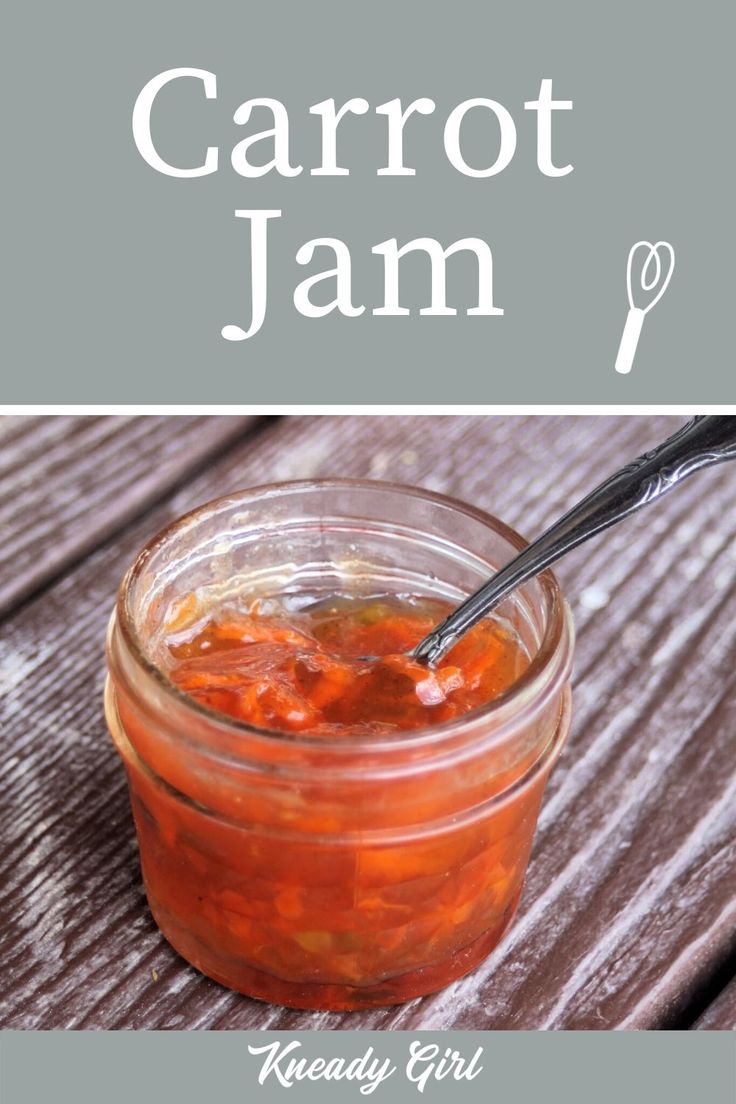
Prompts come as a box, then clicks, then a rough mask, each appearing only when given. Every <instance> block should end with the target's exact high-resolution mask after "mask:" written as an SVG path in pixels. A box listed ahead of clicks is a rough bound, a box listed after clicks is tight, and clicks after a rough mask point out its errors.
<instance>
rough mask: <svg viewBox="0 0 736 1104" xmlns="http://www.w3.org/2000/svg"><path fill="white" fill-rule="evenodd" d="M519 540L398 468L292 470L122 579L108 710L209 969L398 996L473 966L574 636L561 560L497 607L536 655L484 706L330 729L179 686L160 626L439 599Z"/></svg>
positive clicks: (176, 923) (502, 927) (515, 851)
mask: <svg viewBox="0 0 736 1104" xmlns="http://www.w3.org/2000/svg"><path fill="white" fill-rule="evenodd" d="M524 543H525V542H524V541H523V540H522V539H521V538H520V537H519V536H518V535H517V534H515V533H514V532H513V531H512V530H510V529H508V528H507V527H506V526H505V525H503V524H502V523H501V522H499V521H497V520H496V519H494V518H492V517H490V516H489V515H487V514H484V513H482V512H481V511H479V510H476V509H473V508H471V507H469V506H466V505H464V504H463V503H461V502H457V501H454V500H452V499H449V498H446V497H443V496H441V495H436V494H432V493H430V492H428V491H423V490H419V489H416V488H410V487H403V486H397V485H393V484H389V483H371V482H358V481H348V480H345V481H339V480H336V481H328V482H309V483H284V484H277V485H272V486H268V487H260V488H256V489H253V490H246V491H243V492H240V493H237V494H233V495H231V496H228V497H225V498H222V499H219V500H217V501H215V502H213V503H210V504H208V505H205V506H203V507H201V508H200V509H198V510H196V511H194V512H193V513H191V514H188V515H187V516H185V517H184V518H182V519H181V520H179V521H177V522H176V523H174V524H173V525H171V526H170V527H169V528H167V529H166V530H164V531H163V532H162V533H161V534H159V535H158V536H157V537H155V538H154V539H153V540H152V541H151V542H150V544H148V546H147V547H146V548H145V549H144V550H143V552H142V553H141V555H140V556H139V557H138V559H137V560H136V562H135V563H134V564H133V566H132V567H131V569H130V570H129V571H128V573H127V575H126V576H125V578H124V580H123V583H122V585H121V589H120V593H119V597H118V602H117V605H116V609H115V611H114V613H113V616H112V619H111V622H110V628H109V634H108V662H109V672H110V673H109V677H108V681H107V686H106V700H105V705H106V714H107V720H108V724H109V727H110V731H111V733H112V737H113V740H114V742H115V744H116V747H117V749H118V751H119V752H120V755H121V756H122V758H123V761H124V763H125V767H126V770H127V774H128V781H129V786H130V795H131V802H132V807H133V813H134V816H135V823H136V828H137V833H138V842H139V847H140V856H141V865H142V869H143V878H144V882H145V886H146V892H147V895H148V900H149V903H150V906H151V910H152V912H153V915H154V917H155V919H156V922H157V924H158V925H159V927H160V928H161V930H162V932H163V934H164V935H165V936H166V938H167V939H168V940H169V941H170V942H171V943H172V944H173V946H174V947H175V948H176V949H177V950H178V951H179V952H180V953H181V954H182V955H183V956H184V957H185V958H186V959H187V960H188V961H189V962H190V963H192V964H193V965H194V966H196V967H197V968H198V969H199V970H201V971H202V972H203V973H205V974H207V975H209V976H210V977H212V978H215V979H216V980H217V981H219V982H221V983H222V984H224V985H227V986H230V987H231V988H233V989H237V990H240V991H241V992H242V993H246V994H248V995H250V996H252V997H257V998H259V999H261V1000H268V1001H272V1002H275V1003H278V1004H284V1005H288V1006H290V1007H295V1008H326V1009H354V1008H364V1007H370V1006H376V1005H387V1004H396V1003H400V1002H402V1001H406V1000H409V999H410V998H412V997H416V996H419V995H421V994H424V993H429V992H432V991H433V990H436V989H439V988H442V987H443V986H445V985H447V984H448V983H449V982H451V981H453V980H454V979H455V978H457V977H460V976H461V975H463V974H465V973H467V972H468V971H470V970H472V969H473V968H474V967H475V966H476V965H477V964H478V963H479V962H480V961H481V960H482V959H483V958H484V957H485V956H486V955H487V954H488V953H489V952H490V950H491V949H492V948H493V947H494V946H495V945H496V943H498V941H499V940H500V939H501V937H502V936H503V934H504V932H505V931H506V930H507V928H508V927H509V925H510V923H511V921H512V919H513V916H514V913H515V911H516V908H517V905H518V901H519V897H520V895H521V890H522V885H523V881H524V875H525V871H526V866H527V862H528V858H529V852H530V849H531V845H532V839H533V835H534V830H535V827H536V821H537V817H538V813H539V807H540V803H541V799H542V793H543V790H544V786H545V784H546V781H547V778H548V777H549V773H550V770H551V769H552V766H553V765H554V763H555V761H556V759H557V756H558V754H559V752H560V749H561V747H562V744H563V742H564V740H565V737H566V735H567V731H568V728H569V720H570V691H569V677H570V667H571V660H572V645H573V631H572V624H571V618H570V613H569V610H568V608H567V605H566V603H565V602H564V600H563V598H562V596H561V593H560V591H559V588H558V585H557V583H556V581H555V579H554V577H553V575H552V574H551V573H549V572H546V573H545V574H543V575H541V576H539V578H537V579H535V580H533V581H532V582H530V583H529V584H527V585H525V586H524V587H522V588H520V589H519V590H518V591H517V592H516V593H515V594H514V595H513V596H512V597H511V598H509V599H507V600H506V601H505V602H504V603H503V605H502V606H501V607H500V608H499V610H498V611H497V612H498V616H499V617H501V618H503V619H504V620H505V623H506V624H507V625H508V626H509V627H510V628H513V631H514V632H515V634H516V635H517V637H518V639H519V640H520V642H521V644H522V645H523V647H524V648H525V650H526V652H527V653H528V657H529V663H528V665H527V667H526V670H525V671H524V673H523V674H522V675H521V676H520V677H519V678H518V679H517V681H516V682H514V683H513V684H512V686H511V687H510V689H508V690H507V691H506V692H505V693H503V694H501V695H500V696H499V697H498V698H496V699H495V700H493V701H491V702H490V703H488V705H486V706H484V707H483V708H481V709H478V710H475V711H474V712H472V713H468V714H466V715H464V716H462V717H459V718H457V719H454V720H452V721H449V722H445V723H444V724H441V725H436V726H434V727H427V728H421V729H417V730H413V731H399V732H395V733H394V732H391V733H388V734H380V735H378V736H377V735H372V736H366V735H365V734H351V733H347V734H345V733H343V734H340V735H338V736H334V737H333V736H330V737H329V738H326V737H325V736H324V735H315V734H312V735H310V734H309V733H305V732H298V733H293V732H292V733H279V732H273V731H267V730H264V729H258V728H255V727H253V726H251V725H248V724H246V723H244V722H242V721H239V720H236V719H234V718H231V717H228V716H225V715H223V714H218V713H216V712H214V711H212V710H209V709H208V708H207V707H206V706H203V705H201V704H200V703H198V702H197V701H195V700H194V699H193V698H190V697H188V696H186V695H185V694H184V693H182V692H181V691H180V690H179V689H178V688H177V687H176V686H175V685H174V683H173V682H172V681H170V679H169V678H168V676H167V674H166V660H165V640H166V632H167V625H170V623H171V619H172V614H173V611H175V610H176V609H177V607H178V605H179V604H180V603H181V600H182V597H183V596H191V595H195V596H196V601H197V605H198V607H199V608H201V609H205V610H206V609H207V608H210V607H211V608H216V607H217V606H218V605H221V604H222V603H223V602H225V601H228V600H233V599H234V598H237V596H238V595H239V594H241V595H242V594H247V595H248V596H253V595H263V596H273V595H279V596H291V597H295V598H296V599H297V600H298V599H299V597H300V596H305V595H306V596H309V597H310V598H311V597H319V596H320V595H324V596H332V595H343V596H348V597H361V596H369V595H374V594H376V593H379V594H383V595H385V594H397V595H405V594H410V595H418V596H431V597H433V598H437V597H441V598H444V599H446V600H448V601H450V602H452V603H456V602H458V601H459V600H460V599H461V598H462V597H463V596H465V595H466V594H467V593H469V592H470V591H471V590H473V589H475V588H476V587H477V586H478V585H479V584H480V583H481V582H482V581H483V580H484V579H485V578H486V577H487V576H488V575H489V574H490V573H491V572H492V571H493V570H494V569H496V568H498V567H499V566H500V565H502V564H503V563H505V562H506V561H507V560H508V559H510V558H511V556H513V555H514V554H515V553H516V552H517V550H518V549H520V548H521V547H523V545H524Z"/></svg>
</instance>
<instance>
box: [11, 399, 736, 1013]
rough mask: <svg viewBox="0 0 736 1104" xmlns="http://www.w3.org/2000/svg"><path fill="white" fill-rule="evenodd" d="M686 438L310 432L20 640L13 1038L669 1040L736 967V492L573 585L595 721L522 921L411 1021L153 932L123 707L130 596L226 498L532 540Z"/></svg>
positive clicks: (192, 486)
mask: <svg viewBox="0 0 736 1104" xmlns="http://www.w3.org/2000/svg"><path fill="white" fill-rule="evenodd" d="M680 421H681V419H677V418H667V417H656V418H641V417H621V418H615V417H599V418H575V417H543V418H531V417H527V418H513V417H499V418H467V417H463V418H461V417H451V418H431V417H416V418H411V417H403V416H402V417H382V418H373V417H354V418H332V417H314V418H305V419H302V418H290V419H283V420H281V421H279V422H276V423H274V424H272V425H271V426H269V427H268V429H267V430H266V431H264V432H262V433H261V434H259V435H258V436H257V438H255V440H254V441H252V442H249V441H248V440H246V441H244V442H243V443H242V444H238V445H236V446H235V447H233V448H232V449H231V450H230V451H229V452H227V453H226V454H225V455H223V456H221V457H220V458H219V459H218V460H217V461H216V462H215V463H214V464H212V465H211V466H210V467H208V468H207V470H205V471H204V472H202V473H201V474H200V475H198V476H197V477H196V478H195V479H194V480H192V481H191V482H190V483H188V484H187V485H186V486H184V487H182V488H180V489H179V490H177V492H176V493H175V494H173V495H171V496H170V497H169V498H167V499H166V500H165V501H161V502H159V503H158V505H157V506H156V507H155V508H154V509H152V510H151V511H150V512H149V513H148V514H147V515H146V516H145V517H144V518H141V519H139V520H138V521H136V522H135V523H134V524H132V525H130V526H128V527H126V528H125V529H124V530H123V531H122V532H121V533H120V534H119V536H118V537H117V538H116V539H115V541H110V542H108V543H107V544H106V545H105V546H104V547H100V548H98V550H97V551H95V552H94V553H93V554H91V555H89V556H88V557H86V558H85V559H84V560H83V561H82V562H81V563H80V564H79V566H78V567H77V568H76V569H74V570H72V571H69V572H68V573H67V574H66V575H65V576H64V577H63V578H61V579H60V580H59V581H58V582H56V583H55V584H54V585H53V586H51V587H50V588H49V589H48V590H47V591H46V592H45V593H44V594H42V595H40V596H39V597H38V598H37V599H35V600H33V601H31V602H29V603H27V604H26V605H25V606H24V607H23V608H22V609H20V610H19V611H18V612H17V614H16V615H15V616H13V617H10V618H9V619H8V620H7V621H6V623H5V625H4V627H3V631H2V636H1V637H0V693H1V694H2V697H1V698H0V726H1V729H2V740H1V746H0V794H1V795H2V802H1V803H0V868H1V869H2V871H3V878H4V883H5V884H4V886H3V887H2V889H3V891H2V893H1V894H0V961H2V964H3V965H2V969H3V981H4V985H3V991H2V993H1V994H0V1021H2V1022H3V1023H4V1024H5V1025H6V1026H13V1027H25V1028H29V1027H43V1028H48V1027H73V1028H81V1027H113V1028H114V1027H148V1028H152V1027H164V1028H173V1027H210V1028H235V1027H256V1028H258V1027H270V1028H282V1029H295V1028H307V1027H313V1028H320V1029H326V1028H354V1027H375V1028H383V1029H390V1028H420V1027H425V1028H450V1027H456V1028H471V1027H487V1028H491V1027H496V1028H499V1027H512V1028H536V1027H547V1028H553V1029H559V1028H573V1027H576V1028H589V1029H596V1028H612V1027H644V1028H656V1027H667V1026H675V1025H678V1024H679V1023H680V1021H681V1018H682V1017H683V1016H684V1015H686V1010H687V1008H688V1006H689V1005H690V1004H691V1002H692V1001H693V999H694V997H695V996H696V995H697V993H698V992H700V991H701V990H702V989H703V987H704V986H706V985H707V984H708V983H709V981H710V979H711V978H712V976H713V975H714V973H715V972H716V971H717V970H718V968H719V966H720V965H721V964H722V963H723V962H724V961H726V960H728V959H729V958H730V956H732V954H733V952H734V949H736V940H735V939H734V930H735V925H734V920H735V919H736V862H735V861H734V859H735V858H736V801H734V798H735V797H736V793H735V791H736V777H735V774H734V762H735V759H734V750H735V745H736V735H735V730H736V665H735V664H734V654H735V653H734V644H735V643H736V510H735V509H734V506H735V505H736V471H735V469H733V468H729V466H724V467H723V468H719V469H714V470H713V471H712V472H710V473H704V474H702V475H699V476H696V477H694V478H693V479H692V480H691V481H689V482H688V483H686V484H685V485H684V486H683V487H682V489H681V490H679V491H678V492H677V493H676V494H674V495H672V496H671V497H670V498H668V499H667V500H665V501H664V502H663V503H662V504H660V505H659V506H657V507H654V508H653V509H652V510H651V511H645V512H643V513H641V514H639V515H638V516H636V517H634V518H632V519H630V520H629V521H628V522H627V523H625V524H624V525H623V526H622V527H619V528H618V529H616V530H614V531H612V532H611V533H610V534H608V536H607V537H605V538H603V539H602V540H600V541H598V542H594V543H591V544H590V545H587V546H584V547H583V548H581V549H579V550H578V551H577V552H575V553H573V554H572V555H571V556H570V557H569V558H568V559H567V560H566V561H564V562H563V563H562V564H561V565H560V570H559V571H558V575H559V578H560V581H561V583H562V584H563V587H564V589H565V591H566V593H567V594H568V596H569V598H570V601H571V604H572V606H573V612H574V614H575V619H576V625H577V631H578V645H577V660H576V675H575V691H574V719H573V731H572V733H571V737H570V741H569V744H568V747H567V749H566V751H565V753H564V754H563V757H562V760H561V763H560V765H559V766H558V768H557V770H556V772H555V774H554V775H553V777H552V780H551V782H550V785H549V787H548V790H547V795H546V799H545V804H544V807H543V811H542V817H541V820H540V826H539V832H538V835H537V840H536V844H535V848H534V853H533V857H532V862H531V865H530V869H529V876H528V879H527V886H526V890H525V893H524V898H523V901H522V907H521V910H520V913H519V916H518V919H517V922H516V924H515V926H514V927H513V929H512V931H511V933H510V934H509V936H508V938H507V939H506V940H505V942H504V943H503V945H502V946H501V947H499V948H498V949H497V950H496V952H494V954H493V955H492V956H491V957H490V958H489V959H488V960H487V962H486V963H485V964H484V965H483V966H482V967H481V968H480V969H479V970H477V971H476V972H475V973H474V974H473V975H471V976H470V977H468V978H466V979H464V980H462V981H460V982H457V983H455V984H454V985H453V986H450V987H449V988H448V989H446V990H444V991H443V992H442V993H440V994H437V995H435V996H432V997H428V998H424V999H422V1000H418V1001H414V1002H412V1003H410V1004H408V1005H404V1006H402V1007H400V1008H395V1009H386V1010H377V1011H373V1012H365V1013H352V1014H335V1013H301V1012H290V1011H287V1010H284V1009H280V1008H276V1007H272V1006H267V1005H262V1004H258V1003H256V1002H254V1001H250V1000H248V999H246V998H243V997H241V996H239V995H237V994H234V993H231V992H229V991H227V990H225V989H223V988H221V987H220V986H218V985H216V984H214V983H212V982H210V981H208V980H207V979H206V978H203V977H201V976H200V975H198V974H197V973H196V972H195V971H194V970H193V969H191V968H189V967H188V966H187V965H186V964H185V963H184V962H183V961H182V960H181V959H180V958H179V957H178V956H177V955H176V954H175V953H174V952H173V951H172V950H171V949H170V948H169V947H168V946H167V944H166V943H165V942H164V940H163V939H162V937H161V936H160V935H159V934H158V932H157V930H156V928H155V926H154V925H153V922H152V920H151V919H150V916H149V913H148V911H147V908H146V906H145V900H144V897H143V892H142V887H141V884H140V875H139V871H138V867H137V861H136V852H135V838H134V832H133V828H132V822H131V818H130V813H129V809H128V800H127V793H126V789H125V780H124V774H123V770H122V767H121V765H120V763H119V761H118V759H117V757H116V754H115V752H114V751H113V749H112V746H111V744H110V742H109V739H108V738H107V735H106V732H105V728H104V720H103V716H102V707H101V690H102V680H103V671H104V662H103V656H102V641H103V635H104V628H105V623H106V620H107V616H108V614H109V611H110V608H111V605H112V601H113V596H114V591H115V589H116V586H117V582H118V580H119V578H120V575H121V574H122V572H123V570H124V568H125V567H126V566H127V564H128V562H129V561H130V559H131V558H132V557H133V555H134V554H135V552H136V551H137V550H138V549H139V547H140V546H141V545H142V544H143V542H144V541H145V540H146V539H147V538H148V537H149V536H150V535H151V534H152V533H153V532H155V531H156V529H157V528H159V527H160V526H161V525H163V524H165V523H166V522H167V521H169V520H170V519H172V518H173V517H175V516H177V515H178V514H180V513H182V512H183V511H184V510H185V509H187V508H189V507H191V506H192V505H195V504H197V503H199V502H201V501H204V500H206V499H207V498H209V497H212V496H214V495H215V494H221V493H223V492H225V491H227V490H228V489H234V488H236V487H238V486H247V485H251V484H255V483H262V482H266V481H269V480H273V479H287V478H297V477H299V478H306V477H312V476H318V475H334V474H336V473H339V474H340V475H353V476H371V477H373V478H393V479H400V480H402V481H405V482H410V483H416V484H419V485H423V486H427V487H431V488H433V489H437V490H442V491H445V492H448V493H451V494H456V495H458V496H460V497H462V498H465V499H467V500H468V501H471V502H473V503H475V504H477V505H480V506H482V507H485V508H486V509H489V510H491V511H492V512H494V513H496V514H498V515H499V516H501V517H503V518H504V519H505V520H507V521H509V522H510V523H511V524H512V525H514V526H516V527H517V528H519V529H520V530H521V531H522V532H524V533H525V535H527V536H532V535H534V534H536V533H537V532H539V531H540V529H541V528H542V527H543V525H544V524H545V523H546V522H548V521H550V520H551V519H552V518H553V517H554V516H555V515H556V514H558V513H559V512H560V511H561V510H562V509H564V508H565V507H566V506H569V505H570V504H571V503H572V502H573V501H574V500H575V499H576V498H577V497H578V496H579V495H580V494H581V493H582V492H583V491H584V490H586V489H589V488H590V487H591V486H592V485H593V484H594V483H595V482H596V481H598V480H599V479H600V478H601V477H602V476H604V475H605V474H607V472H608V471H609V470H610V469H611V468H613V467H614V466H616V465H618V464H619V463H621V462H623V461H624V460H626V459H629V458H630V457H631V456H632V455H633V454H635V453H637V452H639V451H641V450H642V449H644V448H646V447H647V446H650V445H651V444H653V443H656V442H657V441H658V440H659V439H660V438H662V437H663V436H664V435H666V433H668V432H669V431H671V430H672V429H674V428H675V427H676V426H677V425H678V424H679V423H680Z"/></svg>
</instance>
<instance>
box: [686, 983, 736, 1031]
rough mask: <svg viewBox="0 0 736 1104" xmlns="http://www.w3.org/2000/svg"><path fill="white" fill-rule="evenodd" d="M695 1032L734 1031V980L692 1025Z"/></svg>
mask: <svg viewBox="0 0 736 1104" xmlns="http://www.w3.org/2000/svg"><path fill="white" fill-rule="evenodd" d="M693 1029H694V1030H695V1031H736V978H734V979H733V981H732V982H730V984H729V985H727V986H726V988H725V989H724V990H723V991H722V992H721V993H719V995H718V996H717V997H716V999H715V1000H714V1001H713V1003H712V1004H711V1005H710V1006H709V1007H708V1008H706V1010H705V1012H703V1014H702V1016H699V1017H698V1019H697V1021H696V1022H695V1023H694V1024H693Z"/></svg>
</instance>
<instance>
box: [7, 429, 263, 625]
mask: <svg viewBox="0 0 736 1104" xmlns="http://www.w3.org/2000/svg"><path fill="white" fill-rule="evenodd" d="M254 420H255V419H253V418H250V417H242V416H238V417H222V418H218V417H212V416H209V417H162V416H161V417H160V416H155V415H151V416H149V417H137V418H131V417H118V416H106V417H105V416H103V417H91V416H87V417H80V416H76V417H72V416H69V417H43V416H38V417H35V418H30V417H0V614H2V613H3V612H4V611H5V610H7V609H9V608H10V607H11V606H12V605H13V604H14V603H16V602H18V601H19V600H21V599H22V598H24V597H25V596H26V595H28V594H30V593H32V592H33V591H34V590H36V589H37V588H38V587H39V586H41V585H42V584H43V583H44V582H46V581H48V580H49V579H50V578H52V577H53V576H54V575H55V574H57V573H58V572H59V571H62V570H63V569H64V567H65V566H66V565H67V564H70V563H74V562H75V561H76V560H78V559H79V558H80V557H81V556H82V555H83V553H85V552H88V551H90V549H92V548H94V547H95V546H96V545H97V544H98V543H99V542H100V541H101V540H104V539H105V538H106V537H108V536H109V535H110V534H111V533H114V532H116V531H117V530H118V529H119V528H120V527H121V526H122V525H124V524H125V523H126V521H128V520H130V518H132V517H134V516H135V515H136V514H137V513H139V512H140V511H141V510H142V509H144V508H145V507H146V506H147V505H150V504H151V503H152V502H154V501H155V500H156V498H158V497H159V496H160V495H161V494H162V493H165V492H166V491H167V490H170V489H171V488H173V487H174V486H175V485H176V484H177V483H178V482H179V481H180V480H182V479H185V478H186V477H187V475H188V474H189V473H191V472H193V471H195V470H196V469H197V468H198V467H199V466H200V465H201V464H202V462H203V461H205V460H206V459H207V458H208V457H209V456H212V455H213V454H214V453H216V452H217V451H218V450H219V449H221V448H222V447H223V446H225V445H227V444H228V443H229V442H230V441H232V440H233V439H234V438H235V437H236V436H237V435H238V434H240V433H242V432H243V430H244V429H247V427H248V426H249V425H251V424H252V423H253V421H254Z"/></svg>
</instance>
